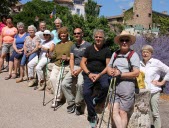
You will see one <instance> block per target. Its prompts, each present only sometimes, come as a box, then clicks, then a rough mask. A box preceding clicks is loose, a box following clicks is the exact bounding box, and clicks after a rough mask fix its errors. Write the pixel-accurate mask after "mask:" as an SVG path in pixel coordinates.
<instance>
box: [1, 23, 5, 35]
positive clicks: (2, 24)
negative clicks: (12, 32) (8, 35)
mask: <svg viewBox="0 0 169 128" xmlns="http://www.w3.org/2000/svg"><path fill="white" fill-rule="evenodd" d="M5 26H6V25H5V24H4V23H2V22H0V34H1V32H2V29H3V27H5Z"/></svg>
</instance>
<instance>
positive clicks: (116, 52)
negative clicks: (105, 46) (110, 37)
mask: <svg viewBox="0 0 169 128" xmlns="http://www.w3.org/2000/svg"><path fill="white" fill-rule="evenodd" d="M119 52H120V50H117V51H115V52H114V59H113V62H112V66H113V63H114V61H115V60H116V58H117V56H118V54H119Z"/></svg>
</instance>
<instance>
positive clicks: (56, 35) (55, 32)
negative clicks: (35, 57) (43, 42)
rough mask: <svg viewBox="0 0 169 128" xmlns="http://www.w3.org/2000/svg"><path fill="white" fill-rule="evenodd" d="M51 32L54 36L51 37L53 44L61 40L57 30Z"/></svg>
mask: <svg viewBox="0 0 169 128" xmlns="http://www.w3.org/2000/svg"><path fill="white" fill-rule="evenodd" d="M52 33H53V35H54V38H53V40H54V43H55V44H58V43H59V42H60V41H61V40H60V39H59V38H58V32H57V31H56V30H53V31H52Z"/></svg>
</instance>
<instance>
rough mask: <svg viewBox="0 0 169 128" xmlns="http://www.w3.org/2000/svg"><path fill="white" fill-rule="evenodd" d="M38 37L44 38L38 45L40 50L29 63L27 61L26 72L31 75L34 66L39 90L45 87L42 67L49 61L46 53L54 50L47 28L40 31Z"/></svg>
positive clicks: (51, 37)
mask: <svg viewBox="0 0 169 128" xmlns="http://www.w3.org/2000/svg"><path fill="white" fill-rule="evenodd" d="M39 36H40V38H41V39H42V40H44V41H43V42H42V43H41V44H40V45H39V49H41V52H40V54H39V56H38V55H36V57H34V58H33V59H32V60H31V61H30V62H29V63H28V72H29V76H33V74H34V73H33V69H34V67H35V66H36V68H35V69H36V73H37V76H38V81H39V84H38V90H39V91H41V90H43V89H44V87H45V83H44V75H43V67H44V66H45V65H46V64H47V63H49V61H50V59H48V58H47V56H48V55H47V54H50V53H52V52H53V50H54V46H55V45H54V41H53V34H52V33H51V32H50V31H49V30H45V31H44V32H43V33H41V34H40V35H39Z"/></svg>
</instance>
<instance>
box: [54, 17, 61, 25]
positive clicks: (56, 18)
mask: <svg viewBox="0 0 169 128" xmlns="http://www.w3.org/2000/svg"><path fill="white" fill-rule="evenodd" d="M57 20H58V21H59V23H60V24H62V20H61V19H60V18H59V17H57V18H56V19H55V21H54V23H56V21H57Z"/></svg>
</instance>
